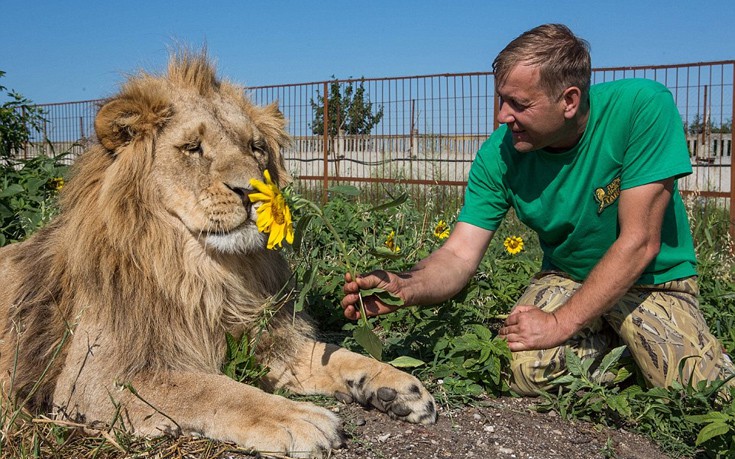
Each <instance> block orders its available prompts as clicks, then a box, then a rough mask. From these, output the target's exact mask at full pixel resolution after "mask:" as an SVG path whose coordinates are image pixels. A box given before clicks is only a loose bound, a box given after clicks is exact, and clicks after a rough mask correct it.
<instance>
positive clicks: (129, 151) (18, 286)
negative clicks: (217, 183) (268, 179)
mask: <svg viewBox="0 0 735 459" xmlns="http://www.w3.org/2000/svg"><path fill="white" fill-rule="evenodd" d="M172 87H173V88H178V89H182V90H186V91H196V92H197V93H198V94H199V95H200V96H201V97H202V98H203V99H204V100H205V101H206V103H211V104H218V101H220V100H222V99H227V100H229V101H236V103H237V104H238V106H239V107H241V109H242V110H243V112H245V113H246V114H247V116H248V117H249V118H250V120H252V122H253V123H254V124H255V125H256V126H257V128H258V129H259V131H260V132H262V133H264V135H265V138H266V141H267V142H268V147H269V148H268V150H269V151H270V152H271V156H270V158H269V165H268V168H269V169H271V170H272V173H271V175H273V176H274V177H277V178H278V179H280V180H281V181H283V180H287V174H286V173H285V170H284V169H283V161H282V158H281V157H280V154H279V151H280V149H281V148H282V147H283V146H284V145H286V143H287V142H288V137H287V134H286V131H285V120H284V119H283V117H282V116H281V115H280V113H278V111H277V109H276V107H275V106H267V107H257V106H255V105H253V104H251V102H250V101H249V100H248V99H247V98H246V97H245V96H244V94H243V91H242V88H240V87H237V86H235V85H233V84H230V83H228V82H225V81H220V80H218V79H217V78H216V76H215V71H214V68H213V66H212V65H211V64H210V63H209V61H208V60H207V59H206V56H204V55H203V54H201V55H198V54H193V53H188V52H182V53H179V54H177V55H175V56H174V57H173V58H172V60H171V62H170V63H169V68H168V72H167V74H166V75H163V76H157V75H152V74H147V73H140V74H139V75H137V76H135V77H132V78H131V79H129V80H128V81H127V82H126V83H125V84H124V86H123V87H122V88H121V90H120V92H119V94H117V95H115V96H114V97H113V98H111V101H109V102H108V103H106V104H104V105H103V106H102V107H101V109H100V112H99V114H98V116H97V119H96V121H95V130H96V133H97V138H98V140H97V141H96V142H95V143H93V144H92V145H91V146H90V147H89V148H88V150H87V151H86V152H85V153H84V154H83V155H82V156H81V157H80V158H79V159H78V160H77V162H76V163H75V165H74V167H73V172H72V178H71V180H69V181H68V183H67V185H66V186H65V187H64V189H63V191H62V193H61V195H60V206H61V213H60V215H59V216H58V217H57V218H56V219H55V220H54V221H53V222H52V223H51V224H50V225H48V226H47V227H46V228H44V229H42V230H41V231H39V232H38V233H37V234H36V235H35V236H34V237H32V238H31V239H29V240H28V241H26V242H24V243H23V244H22V249H19V250H14V251H11V252H10V256H11V257H12V258H13V262H14V264H15V265H17V266H22V267H23V270H22V271H21V272H20V274H18V278H16V279H14V280H13V282H11V287H10V288H11V290H12V293H11V298H12V302H11V305H12V306H11V310H10V318H9V320H8V323H7V326H6V330H4V339H5V340H6V341H7V340H9V339H11V338H12V339H13V340H14V345H15V350H16V353H17V355H16V356H13V357H9V356H3V357H4V358H6V359H7V358H13V359H16V363H14V364H13V365H9V366H6V367H8V368H14V370H13V371H14V375H13V381H14V385H15V387H16V390H18V391H19V394H20V396H21V397H26V396H31V398H30V401H29V403H30V405H32V406H36V407H38V408H48V403H49V401H50V398H51V396H52V395H53V391H54V384H55V379H56V377H57V375H58V374H59V372H60V369H61V366H62V365H63V362H64V357H65V346H64V342H65V341H66V339H67V338H68V336H69V334H70V333H74V330H75V326H76V324H77V323H78V322H79V321H80V320H85V321H88V322H91V323H93V324H94V326H95V327H97V328H98V329H99V330H100V331H101V332H102V333H105V334H109V338H110V340H109V341H110V342H113V343H119V346H120V348H119V349H118V352H117V353H116V355H119V361H118V362H111V364H110V368H116V369H117V370H116V371H117V374H115V375H113V376H114V378H115V379H116V380H119V381H125V380H126V379H128V378H130V377H131V375H133V374H135V373H137V372H141V371H146V370H152V371H158V370H162V369H180V370H204V371H209V372H211V371H215V372H216V371H219V369H220V367H221V365H222V363H223V358H224V353H225V330H239V331H241V332H242V333H247V332H248V331H249V330H250V329H252V327H254V326H255V323H256V322H257V319H258V317H259V314H260V313H261V312H262V310H263V308H265V307H268V306H269V305H270V306H273V307H277V306H278V305H273V304H272V303H273V301H272V299H273V297H274V295H276V294H278V293H279V292H280V291H281V290H282V288H283V286H284V285H285V284H286V283H287V282H288V279H289V272H288V268H287V264H286V262H285V261H284V260H283V259H282V257H281V256H280V255H279V254H277V253H275V252H273V251H268V250H265V249H262V250H253V251H250V252H248V253H246V254H226V253H220V252H213V251H211V250H208V249H207V247H206V244H203V243H202V241H201V240H200V239H199V238H198V237H197V236H196V235H192V234H191V233H190V232H189V231H187V230H186V229H185V228H184V227H183V226H182V225H181V223H180V222H178V221H177V220H176V219H175V218H173V217H172V215H170V213H169V212H168V211H167V210H166V208H165V207H164V205H163V204H162V202H161V197H160V190H158V189H156V188H155V187H153V186H151V183H153V180H152V176H153V175H154V174H156V173H158V171H157V170H156V167H155V163H154V161H153V159H154V157H155V156H156V154H157V148H158V146H157V138H158V136H159V134H160V132H162V131H163V130H165V129H169V128H171V126H170V125H169V124H170V120H171V119H172V115H173V114H174V111H175V110H176V104H175V103H174V102H175V101H173V100H171V96H170V95H171V94H172V91H171V90H170V88H172ZM182 180H186V177H182ZM286 308H288V306H286ZM288 316H289V314H288V313H283V314H281V315H280V316H277V317H276V318H275V319H274V320H273V321H271V323H270V327H272V328H273V329H274V330H275V332H276V333H275V334H274V335H273V337H272V338H264V339H268V341H267V342H262V343H261V344H260V345H261V347H268V348H270V349H271V350H272V352H277V353H286V352H294V349H296V348H297V347H298V346H299V339H301V338H299V337H300V336H302V334H303V333H304V332H305V330H299V331H298V333H297V332H296V331H295V330H294V329H293V327H285V326H284V327H280V326H279V324H280V323H283V322H285V321H288V320H289V318H288ZM81 317H84V318H83V319H81ZM279 317H282V318H279ZM279 330H282V333H288V334H289V337H288V339H278V337H277V336H278V331H279ZM306 334H307V335H308V333H306ZM264 336H265V335H264ZM274 346H280V347H276V348H274ZM5 348H6V349H8V346H7V344H6V347H5ZM90 352H94V350H93V349H91V350H90ZM37 381H42V383H41V384H40V386H39V387H37V388H36V389H35V390H34V391H33V392H31V388H32V387H33V386H34V384H36V382H37Z"/></svg>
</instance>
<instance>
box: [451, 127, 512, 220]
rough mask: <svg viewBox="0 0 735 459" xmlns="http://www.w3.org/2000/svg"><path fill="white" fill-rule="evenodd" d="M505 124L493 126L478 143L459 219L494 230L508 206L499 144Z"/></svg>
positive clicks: (504, 169)
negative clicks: (483, 140)
mask: <svg viewBox="0 0 735 459" xmlns="http://www.w3.org/2000/svg"><path fill="white" fill-rule="evenodd" d="M504 132H505V128H504V127H501V129H499V130H496V131H495V132H494V133H493V135H491V136H490V138H489V139H488V140H487V141H485V143H484V144H483V145H482V147H480V150H479V151H478V152H477V156H476V157H475V160H474V161H473V163H472V167H471V168H470V174H469V177H468V179H467V188H466V190H465V197H464V205H463V206H462V210H461V211H460V213H459V217H458V218H457V220H458V221H461V222H465V223H469V224H471V225H474V226H478V227H480V228H483V229H486V230H488V231H495V230H497V229H498V227H499V226H500V223H501V222H502V221H503V218H504V217H505V214H506V213H507V212H508V209H509V208H510V199H509V197H508V192H507V188H506V186H505V181H504V180H503V177H504V174H505V171H506V168H505V167H504V166H503V161H502V160H501V153H500V145H501V143H502V138H503V133H504Z"/></svg>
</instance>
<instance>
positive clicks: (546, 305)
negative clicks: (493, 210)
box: [511, 273, 733, 395]
mask: <svg viewBox="0 0 735 459" xmlns="http://www.w3.org/2000/svg"><path fill="white" fill-rule="evenodd" d="M580 286H581V284H580V283H579V282H575V281H573V280H571V279H569V278H567V277H565V276H563V275H560V274H559V273H541V274H538V275H537V276H535V277H534V278H533V280H532V281H531V284H530V285H529V287H528V288H527V289H526V291H525V292H524V294H523V295H522V296H521V298H520V299H519V300H518V303H517V304H529V305H534V306H537V307H539V308H541V309H543V310H544V311H554V310H556V309H557V308H559V307H560V306H562V305H563V304H564V303H565V302H566V301H567V300H568V299H569V297H570V296H571V295H572V294H573V293H574V292H575V291H576V290H577V289H578V288H579V287H580ZM698 292H699V287H698V285H697V280H696V278H695V277H691V278H687V279H679V280H676V281H672V282H667V283H665V284H659V285H635V286H633V288H631V289H630V290H629V291H628V293H626V294H625V296H623V297H622V298H621V299H620V301H618V302H617V303H616V304H615V305H614V306H613V307H612V309H610V310H609V311H608V312H607V313H605V314H604V315H603V316H602V317H601V318H598V319H596V320H595V321H594V322H593V323H591V324H589V325H588V326H587V327H586V328H585V329H583V330H582V331H580V332H579V333H578V334H577V335H575V336H574V337H572V338H571V339H569V340H568V341H567V342H566V343H564V344H563V345H561V346H559V347H556V348H552V349H545V350H538V351H519V352H514V353H513V359H512V362H511V388H512V389H513V390H514V391H516V392H517V393H519V394H523V395H535V394H537V393H538V391H539V390H548V389H549V388H550V387H551V385H550V381H551V380H553V379H554V378H556V377H558V376H561V375H563V374H565V373H566V365H565V358H564V352H565V349H566V348H570V349H571V350H573V351H574V352H575V353H576V354H577V355H578V356H579V357H580V358H582V359H586V358H594V359H601V358H602V357H603V356H604V355H605V354H606V353H607V352H608V351H609V350H610V349H612V348H613V347H617V346H620V345H622V344H625V345H626V346H627V348H628V350H629V351H630V354H631V356H632V357H633V359H634V360H635V363H636V364H637V366H638V367H639V369H640V370H641V372H642V373H643V375H644V377H645V378H646V380H647V382H648V383H649V384H650V385H651V386H662V387H667V386H670V385H671V383H672V382H673V381H674V380H676V379H679V362H680V361H681V360H682V359H684V358H686V357H690V356H696V357H694V358H689V359H686V361H685V366H684V368H683V371H682V373H681V374H682V376H683V378H685V380H684V381H680V382H681V383H683V384H687V383H688V382H689V379H690V376H691V379H692V382H693V383H695V384H696V383H697V382H698V381H700V380H713V379H716V378H720V379H725V378H726V377H728V376H729V375H730V374H732V372H733V365H732V363H731V362H730V360H729V358H728V357H727V356H726V355H725V354H723V352H722V346H721V344H720V343H719V341H718V340H717V338H715V337H714V336H713V335H712V333H710V331H709V328H708V327H707V324H706V323H705V321H704V318H703V317H702V313H701V312H700V310H699V303H698V301H697V294H698Z"/></svg>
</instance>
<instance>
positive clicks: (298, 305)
mask: <svg viewBox="0 0 735 459" xmlns="http://www.w3.org/2000/svg"><path fill="white" fill-rule="evenodd" d="M317 271H318V270H317V269H316V267H314V268H311V269H308V270H307V271H306V273H304V278H305V279H306V283H305V284H304V286H303V287H301V291H300V292H299V298H298V299H297V300H296V301H295V302H294V312H301V311H303V310H304V303H306V295H308V294H309V292H310V291H311V289H312V287H313V286H314V280H315V279H316V273H317Z"/></svg>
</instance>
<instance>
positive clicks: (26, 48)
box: [0, 0, 735, 103]
mask: <svg viewBox="0 0 735 459" xmlns="http://www.w3.org/2000/svg"><path fill="white" fill-rule="evenodd" d="M0 11H2V15H3V21H2V27H0V43H1V45H0V70H3V71H5V72H6V76H5V77H4V78H2V79H0V85H3V86H6V87H8V88H12V89H15V90H16V91H18V92H20V93H21V94H23V95H24V96H26V97H28V98H29V99H31V100H32V101H34V102H36V103H51V102H70V101H80V100H89V99H97V98H102V97H106V96H109V95H111V94H112V93H113V92H114V91H115V90H116V89H117V87H118V85H119V83H120V82H121V81H123V79H124V77H125V75H126V74H128V73H133V72H135V71H136V70H137V69H141V68H144V69H147V70H152V71H158V70H160V69H162V68H163V66H164V65H165V62H166V58H167V54H168V49H169V48H170V47H171V45H172V44H175V43H183V44H186V45H189V46H191V47H194V48H199V47H200V46H201V45H202V44H204V43H206V45H207V48H208V50H209V54H210V56H212V57H213V58H214V59H215V60H216V62H217V65H218V68H219V70H220V73H221V74H222V75H223V76H226V77H227V78H228V79H230V80H233V81H236V82H238V83H241V84H244V85H248V86H257V85H269V84H282V83H300V82H312V81H323V80H327V79H329V78H330V77H331V76H332V75H335V76H337V77H339V78H348V77H368V78H370V77H391V76H406V75H425V74H435V73H456V72H476V71H489V70H490V64H491V62H492V60H493V58H494V57H495V55H496V54H497V53H498V52H499V51H500V50H501V49H502V48H503V46H505V44H506V43H507V42H508V41H510V40H512V39H513V38H514V37H516V36H517V35H519V34H520V33H522V32H523V31H525V30H527V29H530V28H532V27H534V26H536V25H538V24H543V23H546V22H561V23H565V24H567V25H568V26H570V27H571V28H572V30H574V31H575V32H576V33H577V34H578V35H579V36H581V37H583V38H585V39H586V40H588V41H589V42H590V44H591V47H592V62H593V66H594V67H609V66H635V65H663V64H679V63H690V62H704V61H717V60H731V59H735V36H734V35H733V32H732V30H733V24H735V1H733V0H708V1H705V2H700V1H697V2H695V1H688V2H685V1H678V0H665V1H659V0H653V1H646V0H612V1H594V0H586V1H578V0H568V1H563V0H545V1H544V0H538V1H524V0H516V1H514V2H508V1H504V2H500V1H494V0H485V1H482V0H477V1H462V0H454V1H450V0H444V1H435V0H415V1H414V0H410V1H400V0H369V1H360V2H357V1H350V0H342V1H332V0H327V1H320V0H319V1H318V0H311V1H308V2H307V1H299V2H297V1H279V0H270V1H266V0H262V1H257V2H256V1H245V0H241V1H209V2H205V1H190V0H181V1H157V0H145V1H140V0H127V1H124V2H119V1H104V0H102V1H80V0H66V1H51V0H48V1H43V0H3V2H2V6H0Z"/></svg>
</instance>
